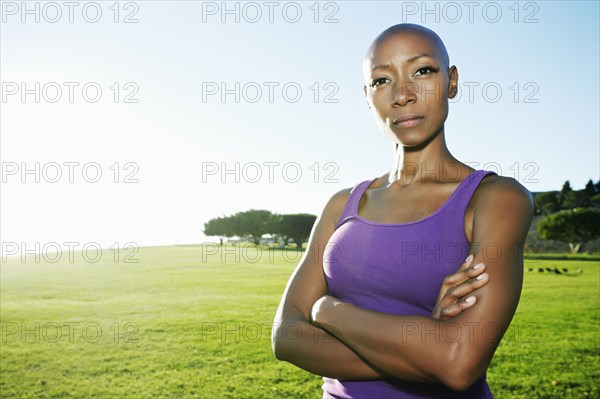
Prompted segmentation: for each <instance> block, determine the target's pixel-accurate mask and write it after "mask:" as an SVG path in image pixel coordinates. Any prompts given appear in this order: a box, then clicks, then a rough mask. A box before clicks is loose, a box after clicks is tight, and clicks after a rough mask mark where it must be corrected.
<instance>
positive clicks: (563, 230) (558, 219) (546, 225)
mask: <svg viewBox="0 0 600 399" xmlns="http://www.w3.org/2000/svg"><path fill="white" fill-rule="evenodd" d="M537 230H538V232H539V233H540V235H541V236H542V238H544V239H546V240H557V241H562V242H566V243H568V244H569V248H571V253H577V252H579V248H581V246H582V245H583V244H585V243H586V242H588V241H591V240H594V239H596V238H598V237H600V210H599V209H589V208H576V209H573V210H565V211H560V212H556V213H554V214H552V215H550V216H548V217H546V218H545V219H544V220H543V221H542V222H540V223H539V224H538V226H537Z"/></svg>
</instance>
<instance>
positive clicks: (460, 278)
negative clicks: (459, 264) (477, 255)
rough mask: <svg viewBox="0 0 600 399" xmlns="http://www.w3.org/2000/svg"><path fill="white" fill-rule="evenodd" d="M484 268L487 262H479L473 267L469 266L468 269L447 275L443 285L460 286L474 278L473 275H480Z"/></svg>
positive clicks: (447, 287) (449, 286)
mask: <svg viewBox="0 0 600 399" xmlns="http://www.w3.org/2000/svg"><path fill="white" fill-rule="evenodd" d="M484 270H485V264H483V263H478V264H476V265H475V266H473V267H469V268H468V269H465V270H463V271H458V272H456V273H453V274H450V275H448V276H446V278H444V283H443V285H444V287H445V288H446V289H449V288H451V287H455V286H458V285H460V284H462V283H464V282H466V281H468V280H470V279H472V278H473V277H476V276H478V275H480V274H481V273H483V271H484Z"/></svg>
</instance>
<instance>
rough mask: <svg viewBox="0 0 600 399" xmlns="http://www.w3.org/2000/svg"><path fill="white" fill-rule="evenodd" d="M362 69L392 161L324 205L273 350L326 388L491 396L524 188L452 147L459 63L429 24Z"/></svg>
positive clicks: (522, 232) (395, 33)
mask: <svg viewBox="0 0 600 399" xmlns="http://www.w3.org/2000/svg"><path fill="white" fill-rule="evenodd" d="M363 68H364V77H365V82H366V85H365V86H364V92H365V95H366V98H367V103H368V106H369V108H370V109H371V111H372V112H373V114H374V116H375V118H376V120H377V123H378V125H379V126H380V129H381V130H382V131H383V132H384V134H386V135H387V136H389V137H390V139H391V140H392V142H393V143H394V144H395V145H396V151H395V159H394V166H393V168H392V170H391V171H390V172H388V173H386V174H384V175H383V176H381V177H378V178H375V179H372V180H367V181H363V182H361V183H359V184H357V185H355V186H354V187H353V188H352V189H345V190H342V191H340V192H338V193H336V194H335V195H333V196H332V197H331V199H330V200H329V201H328V203H327V204H326V206H325V208H324V209H323V212H322V213H321V215H320V216H319V218H318V219H317V221H316V223H315V226H314V227H313V231H312V233H311V237H310V238H309V243H308V247H307V251H306V253H305V254H304V257H303V259H302V260H301V262H300V264H299V265H298V267H297V269H296V270H295V272H294V273H293V275H292V276H291V278H290V281H289V282H288V285H287V287H286V290H285V292H284V294H283V298H282V300H281V304H280V306H279V309H278V311H277V314H276V316H275V323H274V329H273V351H274V353H275V356H276V357H277V358H278V359H280V360H285V361H288V362H291V363H293V364H295V365H297V366H298V367H301V368H303V369H304V370H307V371H309V372H311V373H314V374H318V375H321V376H323V377H324V378H323V380H324V383H323V397H324V398H369V399H371V398H386V399H389V398H452V397H457V398H492V394H491V392H490V389H489V387H488V385H487V383H486V380H485V372H486V369H487V367H488V366H489V364H490V362H491V359H492V356H493V354H494V352H495V350H496V348H497V346H498V344H499V343H500V340H501V338H502V335H503V334H504V332H505V331H506V329H507V328H508V326H509V324H510V321H511V319H512V317H513V315H514V313H515V310H516V308H517V304H518V301H519V297H520V293H521V286H522V279H523V253H522V249H523V245H524V241H525V237H526V235H527V230H528V228H529V225H530V223H531V219H532V215H533V204H532V199H531V194H530V193H529V192H528V191H527V190H526V189H525V188H524V187H523V186H522V185H520V184H519V183H518V182H517V181H515V180H514V179H512V178H507V177H501V176H496V175H495V174H494V173H493V172H486V171H482V170H473V169H472V168H470V167H469V166H467V165H465V164H464V163H461V162H460V161H458V160H457V159H455V158H454V157H453V156H452V155H451V154H450V151H449V150H448V148H447V146H446V142H445V132H444V122H445V121H446V118H447V116H448V100H449V99H450V98H454V97H455V96H456V93H457V85H458V71H457V68H456V66H451V67H449V59H448V55H447V52H446V48H445V46H444V44H443V42H442V41H441V39H440V38H439V37H438V36H437V35H436V34H435V33H434V32H432V31H431V30H429V29H427V28H425V27H422V26H419V25H414V24H399V25H395V26H392V27H390V28H388V29H387V30H385V31H384V32H382V33H381V34H380V35H379V36H378V37H377V38H376V39H375V41H374V42H373V43H372V45H371V46H370V47H369V50H368V52H367V54H366V57H365V61H364V67H363ZM469 253H470V255H469V257H468V258H467V254H469ZM465 258H467V260H466V261H465ZM475 265H481V267H480V268H475ZM459 266H460V267H459ZM457 269H458V270H457ZM484 269H485V273H483V270H484ZM476 276H483V278H481V279H480V280H478V279H477V278H476ZM436 300H437V301H436Z"/></svg>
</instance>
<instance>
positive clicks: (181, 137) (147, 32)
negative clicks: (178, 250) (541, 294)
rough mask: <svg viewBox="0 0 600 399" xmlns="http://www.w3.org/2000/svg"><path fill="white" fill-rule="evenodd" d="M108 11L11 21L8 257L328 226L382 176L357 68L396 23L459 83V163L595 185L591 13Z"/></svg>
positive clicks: (583, 6)
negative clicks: (365, 183) (274, 220)
mask: <svg viewBox="0 0 600 399" xmlns="http://www.w3.org/2000/svg"><path fill="white" fill-rule="evenodd" d="M465 3H467V4H465ZM24 4H25V6H24ZM114 4H115V2H113V1H109V2H95V3H94V2H78V3H76V5H74V6H73V7H72V8H69V6H67V5H64V3H63V2H55V3H45V2H29V3H22V2H2V21H1V22H2V24H1V30H0V36H1V39H0V46H1V47H0V68H1V70H0V74H1V76H0V78H1V81H2V102H1V104H0V106H1V109H0V114H1V115H0V116H1V118H0V119H1V122H0V129H1V154H0V155H1V161H2V190H1V194H0V195H1V198H0V199H1V215H0V217H1V220H2V224H1V235H2V237H1V240H2V242H3V243H7V242H8V243H19V245H21V244H20V243H23V242H25V243H26V246H27V248H28V249H31V248H34V247H35V246H36V245H38V246H39V247H40V248H43V247H44V246H45V245H46V244H47V243H59V244H62V243H64V242H76V243H79V245H80V246H83V245H85V244H86V243H98V244H100V245H101V246H103V247H104V246H110V245H113V244H114V243H118V245H124V244H125V243H127V242H132V243H135V244H136V245H139V246H144V245H159V244H166V245H168V244H184V243H200V242H207V241H212V239H211V238H207V237H204V236H203V234H202V229H203V225H204V222H206V221H208V220H209V219H211V218H213V217H217V216H223V215H230V214H233V213H235V212H238V211H244V210H248V209H252V208H256V209H268V210H271V211H272V212H278V213H299V212H308V213H313V214H319V213H320V211H321V210H322V208H323V206H324V204H325V203H326V201H327V200H328V199H329V197H330V196H331V195H332V194H334V193H335V192H337V191H339V190H340V189H342V188H347V187H351V186H353V185H354V184H356V183H358V182H360V181H362V180H366V179H371V178H374V177H376V176H380V175H382V174H384V173H385V172H386V171H387V170H388V169H389V168H390V167H391V165H392V144H391V142H390V141H389V139H387V138H385V137H384V136H383V134H382V133H381V132H380V131H379V130H378V127H377V125H376V124H375V120H374V118H373V116H372V114H370V112H369V110H368V108H367V105H366V102H365V98H364V95H363V92H362V86H363V84H364V83H363V77H362V70H361V68H362V59H363V56H364V54H365V51H366V49H367V47H368V46H369V44H370V43H371V41H372V40H373V39H374V38H375V36H377V35H378V34H379V33H380V32H381V31H383V30H384V29H386V28H387V27H389V26H391V25H394V24H397V23H401V22H412V23H417V24H422V25H424V26H427V27H429V28H430V29H432V30H434V31H435V32H436V33H438V34H439V36H440V37H441V38H442V39H443V40H444V42H445V44H446V47H447V49H448V52H449V55H450V63H451V64H454V65H456V66H457V68H458V71H459V85H460V88H461V97H460V98H459V99H458V100H456V101H452V104H451V106H450V114H449V117H448V120H447V122H446V136H447V142H448V145H449V147H450V150H451V152H452V153H453V154H454V155H455V156H456V157H457V158H458V159H460V160H462V161H464V162H468V163H470V164H471V165H473V166H474V167H476V168H485V169H490V170H495V171H497V172H499V173H500V174H502V175H505V176H512V177H515V178H516V179H517V180H519V181H520V182H521V183H522V184H523V185H524V186H525V187H527V188H528V189H529V190H531V191H545V190H554V189H560V187H561V186H562V184H563V183H564V181H565V180H570V182H571V185H572V187H573V188H575V189H580V188H583V186H584V185H585V183H586V182H587V181H588V180H589V179H593V180H594V181H597V180H598V179H599V178H600V176H599V169H600V163H599V162H600V161H599V150H600V140H599V113H598V109H599V100H598V97H599V90H600V87H599V73H598V72H599V50H598V49H599V47H600V46H599V43H598V42H599V28H598V21H599V19H600V18H599V6H598V2H596V1H584V2H577V1H539V2H514V1H509V2H473V3H468V2H450V3H447V2H428V3H423V2H421V1H418V2H406V1H405V2H395V1H382V2H367V1H348V2H346V1H335V2H318V3H317V2H312V1H311V2H273V3H269V2H250V3H248V2H228V3H226V5H225V7H223V4H224V3H222V2H220V1H219V2H197V1H181V2H172V1H169V2H167V1H147V2H146V1H144V2H128V3H127V2H121V3H118V4H117V6H115V5H114ZM468 4H472V5H468ZM36 19H37V20H36ZM36 85H37V86H36ZM36 96H37V97H38V98H36ZM36 100H37V101H36ZM27 170H29V171H30V172H26V171H27ZM228 171H229V172H228ZM98 173H100V175H97V174H98ZM236 174H237V175H239V178H238V177H237V176H236ZM36 179H39V182H36ZM53 181H55V182H53ZM94 181H96V182H94ZM5 248H6V246H5V245H4V244H3V249H5ZM5 252H6V251H5Z"/></svg>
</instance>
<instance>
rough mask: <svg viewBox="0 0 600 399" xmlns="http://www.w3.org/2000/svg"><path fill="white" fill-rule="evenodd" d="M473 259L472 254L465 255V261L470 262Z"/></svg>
mask: <svg viewBox="0 0 600 399" xmlns="http://www.w3.org/2000/svg"><path fill="white" fill-rule="evenodd" d="M472 260H473V254H471V255H469V256H467V259H465V262H467V263H468V262H471V261H472Z"/></svg>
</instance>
